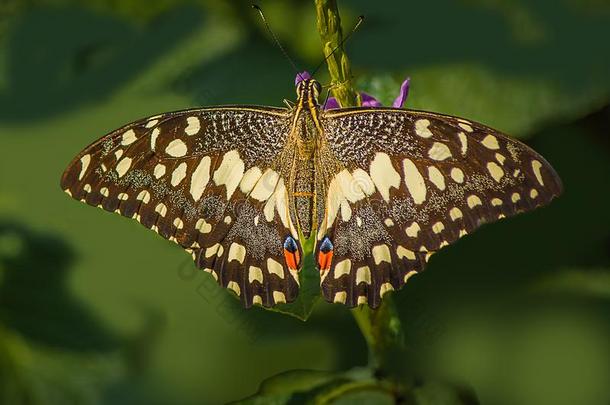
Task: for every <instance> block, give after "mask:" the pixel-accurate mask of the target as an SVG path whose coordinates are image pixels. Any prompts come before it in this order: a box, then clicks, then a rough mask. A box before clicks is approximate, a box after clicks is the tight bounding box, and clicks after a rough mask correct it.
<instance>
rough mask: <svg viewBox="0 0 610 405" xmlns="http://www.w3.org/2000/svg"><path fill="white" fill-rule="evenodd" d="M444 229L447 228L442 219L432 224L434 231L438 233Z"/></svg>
mask: <svg viewBox="0 0 610 405" xmlns="http://www.w3.org/2000/svg"><path fill="white" fill-rule="evenodd" d="M443 230H445V224H443V223H442V222H440V221H439V222H437V223H435V224H434V225H432V232H434V233H436V234H439V233H441V232H443Z"/></svg>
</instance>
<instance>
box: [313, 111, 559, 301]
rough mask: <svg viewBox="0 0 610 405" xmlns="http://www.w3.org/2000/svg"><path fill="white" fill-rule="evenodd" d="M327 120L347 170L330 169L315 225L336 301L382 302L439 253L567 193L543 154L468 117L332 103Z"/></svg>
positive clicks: (326, 287) (326, 283) (325, 277)
mask: <svg viewBox="0 0 610 405" xmlns="http://www.w3.org/2000/svg"><path fill="white" fill-rule="evenodd" d="M322 125H323V127H324V131H325V138H326V142H325V145H326V146H325V147H326V148H328V150H329V151H330V154H332V155H333V156H334V157H335V158H336V159H337V160H338V161H339V163H340V166H341V168H342V169H339V170H335V169H333V170H332V171H330V172H329V173H327V174H326V177H328V178H329V179H330V180H329V183H328V188H327V190H325V192H326V193H327V194H326V195H327V202H326V213H325V217H324V220H323V221H322V223H321V224H320V227H319V232H318V240H320V241H322V240H323V239H324V237H325V236H328V237H329V239H330V240H331V241H332V244H333V258H332V265H331V267H330V270H329V271H322V272H321V277H322V281H321V285H322V292H323V295H324V297H325V298H326V300H328V301H330V302H341V303H345V304H347V305H348V306H355V305H359V304H365V303H368V305H370V306H371V307H373V308H375V307H377V306H378V305H379V304H380V301H381V297H382V296H383V295H384V294H385V293H386V292H388V291H392V290H397V289H399V288H401V287H402V286H403V285H404V284H405V282H406V281H407V279H408V278H409V277H411V276H412V275H413V274H416V273H417V272H420V271H421V270H422V269H423V268H424V266H425V264H426V262H427V261H428V258H429V257H430V255H432V254H433V253H434V252H436V251H438V250H439V249H441V248H442V247H444V246H446V245H448V244H450V243H453V242H455V241H456V240H457V239H458V238H460V237H461V236H463V235H466V234H467V233H470V232H472V231H473V230H475V229H476V228H478V227H479V226H480V225H482V224H483V223H486V222H492V221H496V220H498V219H501V218H504V217H508V216H511V215H515V214H517V213H519V212H523V211H528V210H532V209H534V208H536V207H539V206H542V205H545V204H548V203H549V202H550V201H551V200H552V199H553V198H554V197H556V196H558V195H559V194H560V193H561V191H562V185H561V181H560V179H559V177H558V176H557V174H556V173H555V171H554V170H553V168H552V167H551V166H550V165H549V164H548V163H547V162H546V161H545V160H544V159H543V158H542V157H541V156H540V155H538V154H537V153H536V152H534V151H533V150H532V149H530V148H529V147H527V146H526V145H524V144H523V143H521V142H518V141H516V140H513V139H510V138H509V137H507V136H506V135H503V134H501V133H499V132H498V131H496V130H493V129H491V128H489V127H486V126H484V125H481V124H478V123H474V122H471V121H467V120H463V119H459V118H455V117H449V116H443V115H439V114H432V113H425V112H417V111H408V110H399V109H391V108H380V109H367V110H363V109H345V110H333V111H329V112H326V113H325V114H324V115H323V118H322ZM321 155H322V156H324V154H321ZM322 165H324V164H322ZM324 166H325V167H336V166H337V165H336V164H335V165H330V164H327V165H324ZM319 244H321V243H319ZM316 254H319V247H318V251H317V252H316Z"/></svg>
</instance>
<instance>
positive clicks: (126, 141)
mask: <svg viewBox="0 0 610 405" xmlns="http://www.w3.org/2000/svg"><path fill="white" fill-rule="evenodd" d="M137 139H138V138H137V137H136V133H135V132H134V130H133V129H130V130H129V131H125V133H123V136H122V137H121V145H123V146H127V145H131V144H132V143H134V142H135V141H136V140H137Z"/></svg>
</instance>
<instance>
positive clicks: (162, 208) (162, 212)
mask: <svg viewBox="0 0 610 405" xmlns="http://www.w3.org/2000/svg"><path fill="white" fill-rule="evenodd" d="M155 212H156V213H157V214H159V215H160V216H162V217H165V215H166V214H167V206H166V205H165V204H163V203H159V204H157V206H156V207H155Z"/></svg>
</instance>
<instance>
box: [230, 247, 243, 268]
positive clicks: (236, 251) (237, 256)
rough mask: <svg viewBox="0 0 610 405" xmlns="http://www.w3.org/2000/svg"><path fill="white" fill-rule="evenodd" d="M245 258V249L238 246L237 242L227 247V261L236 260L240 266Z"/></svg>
mask: <svg viewBox="0 0 610 405" xmlns="http://www.w3.org/2000/svg"><path fill="white" fill-rule="evenodd" d="M245 257H246V247H245V246H243V245H240V244H239V243H237V242H233V243H231V247H229V261H231V260H237V261H238V262H240V263H241V264H243V263H244V258H245Z"/></svg>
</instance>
